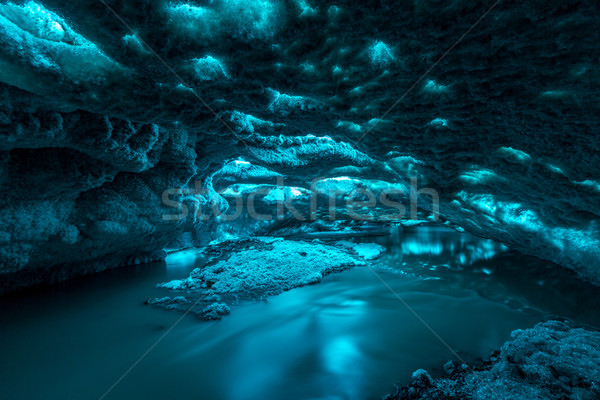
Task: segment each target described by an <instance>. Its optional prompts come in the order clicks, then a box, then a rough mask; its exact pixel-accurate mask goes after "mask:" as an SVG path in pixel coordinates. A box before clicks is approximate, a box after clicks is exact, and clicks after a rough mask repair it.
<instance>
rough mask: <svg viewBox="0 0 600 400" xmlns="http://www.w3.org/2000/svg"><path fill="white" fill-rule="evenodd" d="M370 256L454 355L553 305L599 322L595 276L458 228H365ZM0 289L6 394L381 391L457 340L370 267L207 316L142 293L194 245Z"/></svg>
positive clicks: (157, 292) (431, 365) (183, 268)
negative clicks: (376, 253) (374, 254)
mask: <svg viewBox="0 0 600 400" xmlns="http://www.w3.org/2000/svg"><path fill="white" fill-rule="evenodd" d="M359 240H361V241H369V240H371V241H376V242H378V243H380V244H383V245H385V246H386V247H388V252H387V253H386V254H385V255H384V256H383V257H382V258H381V259H380V260H379V261H378V263H377V267H376V268H375V272H376V273H377V274H378V275H379V276H380V277H381V278H382V279H384V280H385V282H386V283H387V284H388V285H389V286H390V287H391V288H392V289H393V291H394V292H396V293H397V294H398V295H399V296H400V297H401V298H402V300H403V301H404V302H406V304H408V305H409V306H410V307H411V309H412V310H414V311H415V312H416V313H417V314H418V315H419V316H420V317H421V318H422V319H423V320H424V321H425V322H426V323H427V324H428V325H429V326H430V327H431V328H432V329H433V330H434V331H436V332H437V333H438V334H439V335H440V337H441V338H443V340H444V341H445V342H446V344H448V345H449V346H450V347H451V348H452V349H453V350H454V351H455V352H457V353H458V354H459V356H460V357H461V358H463V359H465V360H470V359H472V358H473V357H479V356H485V355H487V354H488V353H489V352H490V351H491V350H494V349H497V348H498V347H499V346H500V345H501V344H502V343H503V342H504V341H506V340H507V339H508V338H509V334H510V332H511V331H512V330H513V329H517V328H527V327H531V326H533V325H534V324H535V323H536V322H538V321H541V320H543V319H544V318H547V317H549V316H560V317H564V318H569V319H572V320H574V321H576V322H578V323H581V324H588V325H592V326H600V321H599V320H598V317H597V316H596V313H595V312H594V310H597V309H598V308H597V306H598V300H596V298H598V290H597V289H596V288H595V287H593V286H591V285H589V284H586V283H585V282H581V281H580V280H578V279H576V278H575V277H574V276H573V274H571V273H569V272H568V271H566V270H564V269H562V268H557V267H555V266H552V265H550V264H548V263H545V262H542V261H539V260H536V259H534V258H531V257H526V256H523V255H519V254H517V253H514V252H511V251H508V250H507V249H505V248H504V247H503V246H501V245H498V244H496V243H494V242H491V241H487V240H483V239H479V238H475V237H473V236H470V235H467V234H459V233H456V232H454V231H451V230H444V229H440V228H431V227H417V228H412V229H409V230H405V231H404V232H403V233H402V234H400V233H398V232H396V233H395V234H394V235H391V236H385V237H377V238H361V239H359ZM168 261H169V262H168V264H165V263H154V264H148V265H143V266H139V267H133V268H124V269H119V270H115V271H109V272H106V273H102V274H99V275H95V276H93V277H86V278H81V279H77V280H73V281H70V282H67V283H64V284H61V285H57V286H53V287H50V288H45V289H41V290H35V291H29V292H27V293H21V294H16V295H12V296H8V297H5V298H2V299H0V311H1V314H0V326H1V330H0V399H3V400H8V399H50V398H52V399H100V398H101V397H102V396H103V394H105V393H106V391H107V390H108V389H109V388H110V387H111V386H112V385H113V384H114V383H115V382H116V381H117V380H118V379H119V378H120V377H122V376H123V374H124V373H125V372H126V371H127V370H128V369H129V368H130V367H131V366H132V365H133V364H134V363H135V362H136V361H137V360H138V359H140V357H141V356H142V355H143V354H144V353H145V352H146V351H147V350H148V349H149V348H150V347H151V346H152V345H153V344H154V343H155V342H156V341H157V340H158V339H159V338H160V337H161V336H163V335H164V334H165V333H167V332H168V333H167V334H166V335H165V336H164V338H163V339H162V340H161V341H160V342H159V343H158V344H157V345H156V346H155V347H154V348H152V350H151V351H149V352H148V353H147V355H146V356H145V357H144V358H142V359H141V361H139V363H138V364H137V365H136V366H135V367H134V368H133V369H131V371H130V372H129V373H128V374H126V375H125V376H124V377H123V378H122V380H121V381H119V382H118V384H117V385H116V386H114V388H113V389H112V390H111V391H110V392H109V393H108V394H107V395H106V396H105V397H104V399H107V400H109V399H128V400H129V399H134V398H144V399H146V398H152V399H154V398H156V399H168V398H176V399H211V400H212V399H216V400H218V399H224V400H225V399H236V400H237V399H263V400H269V399H328V400H329V399H371V398H373V399H377V398H380V397H381V396H382V395H383V394H385V393H387V392H390V391H391V390H392V387H393V384H394V383H406V382H408V381H409V378H410V374H411V373H412V372H413V371H414V370H416V369H418V368H426V369H428V370H430V371H431V372H432V373H434V374H436V373H440V367H441V365H443V363H444V362H445V361H447V360H450V359H453V358H455V357H454V355H453V353H452V352H451V351H450V350H449V349H448V348H447V347H446V346H445V345H444V344H443V343H442V342H441V341H440V340H439V339H438V338H436V337H435V336H434V335H433V334H432V333H431V331H430V330H429V329H428V328H427V327H426V326H425V325H424V324H423V322H422V321H420V320H419V319H418V318H417V317H416V316H415V315H414V314H413V313H412V312H411V311H410V310H409V309H408V308H407V307H406V306H405V305H404V304H403V303H402V302H401V301H400V300H399V299H398V298H397V297H396V295H395V294H394V293H392V291H390V289H389V288H387V287H386V286H384V285H383V284H382V283H381V281H380V280H379V279H378V278H377V277H376V276H375V274H374V273H373V272H371V271H370V270H369V269H367V268H354V269H351V270H348V271H345V272H343V273H340V274H335V275H330V276H328V277H326V279H325V280H324V281H323V282H322V283H320V284H318V285H313V286H308V287H304V288H300V289H296V290H292V291H290V292H287V293H284V294H282V295H280V296H277V297H274V298H271V299H270V300H269V301H268V302H267V303H250V304H242V305H240V306H238V307H235V308H233V311H232V314H231V315H230V316H228V317H226V318H225V319H223V320H222V321H217V322H201V321H198V320H196V319H195V318H194V317H191V316H186V317H185V318H183V319H181V320H180V322H179V323H178V324H177V325H176V326H175V327H174V328H172V329H171V330H170V331H169V329H170V327H171V326H172V325H173V324H174V323H175V322H176V321H177V320H179V318H180V316H181V314H179V313H177V312H169V311H165V310H162V309H157V308H153V307H149V306H145V305H144V304H143V301H144V300H145V299H146V298H148V297H153V296H161V295H164V294H165V291H164V290H163V289H157V288H154V285H155V284H156V283H157V282H164V281H167V280H171V279H176V278H181V277H183V276H186V275H187V274H188V272H189V271H190V270H191V269H192V268H194V267H195V266H197V265H202V264H203V263H205V262H206V260H205V259H204V258H203V257H202V256H198V255H195V254H194V253H193V252H187V253H183V254H177V255H173V256H171V257H170V258H169V260H168Z"/></svg>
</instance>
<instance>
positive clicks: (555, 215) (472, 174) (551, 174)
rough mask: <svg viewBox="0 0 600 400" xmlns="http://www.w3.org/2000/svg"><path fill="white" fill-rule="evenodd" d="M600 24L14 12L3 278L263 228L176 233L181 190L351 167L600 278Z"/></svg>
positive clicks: (193, 224) (71, 9)
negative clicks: (171, 200)
mask: <svg viewBox="0 0 600 400" xmlns="http://www.w3.org/2000/svg"><path fill="white" fill-rule="evenodd" d="M482 17H484V18H482ZM599 22H600V14H599V9H598V3H597V2H595V1H574V0H568V1H541V0H539V1H537V0H536V1H533V0H531V1H511V0H504V1H500V2H498V3H495V2H492V1H477V2H472V1H463V0H453V1H449V2H441V1H435V0H413V1H396V2H393V1H384V0H380V1H362V2H350V1H339V2H336V3H335V4H333V3H329V2H325V1H318V0H284V1H276V0H263V1H241V0H213V1H201V0H198V1H194V2H188V3H184V2H181V3H174V2H168V1H158V0H154V1H133V0H131V1H106V3H105V4H103V2H97V1H93V2H72V1H61V0H46V1H42V2H33V1H15V2H4V3H2V4H0V42H1V46H0V103H1V104H2V107H1V109H0V136H1V142H0V182H2V185H3V187H4V189H5V190H4V192H5V194H4V196H2V199H1V200H0V215H1V216H2V218H1V219H0V272H1V274H2V278H1V279H2V280H3V285H1V286H2V287H3V288H5V289H6V288H13V287H16V286H20V285H28V284H31V283H35V282H41V281H53V280H59V279H64V278H66V277H69V276H72V275H77V274H80V273H86V272H91V271H96V270H101V269H104V268H107V267H113V266H118V265H126V264H130V263H135V262H142V261H147V260H154V259H160V258H161V257H163V256H164V253H163V249H164V248H165V247H169V246H170V245H172V244H173V243H180V244H181V245H183V244H188V245H189V244H201V243H205V242H207V241H210V240H212V239H215V238H216V237H217V236H219V235H223V232H244V233H245V234H251V233H252V232H254V231H257V230H260V229H264V228H265V226H258V225H256V226H255V225H252V224H250V223H246V222H244V221H241V220H240V221H238V222H237V223H236V224H229V225H228V226H226V227H224V226H222V225H219V224H218V223H216V222H215V221H200V220H198V219H196V218H194V216H193V212H191V213H190V216H189V217H188V218H185V219H181V220H176V221H171V220H164V218H163V216H164V215H165V214H166V213H171V212H172V211H173V210H172V209H171V208H170V207H168V206H167V205H166V204H165V202H164V201H163V194H164V192H165V190H168V189H172V188H175V189H177V188H179V189H181V188H187V189H188V191H187V192H186V191H185V190H184V191H182V194H181V196H180V198H179V199H180V200H181V201H183V202H184V203H185V204H186V205H187V207H189V208H190V210H194V209H195V207H198V206H199V204H209V205H216V207H217V208H223V207H226V205H225V202H224V200H223V198H222V197H221V195H219V194H218V193H217V191H215V190H214V188H213V185H214V184H217V183H218V182H229V183H232V182H238V183H244V182H251V183H257V182H261V181H262V182H267V181H268V182H270V183H273V182H272V181H273V179H272V178H273V176H275V175H276V174H279V175H282V176H285V177H286V180H287V181H286V182H288V183H289V184H290V185H294V186H298V187H304V188H308V187H309V186H310V182H311V181H312V180H313V179H314V178H316V177H318V176H335V175H336V174H337V175H339V174H340V173H341V172H340V171H345V172H344V175H350V176H352V177H353V178H357V179H379V180H383V181H386V182H390V183H393V184H398V185H404V184H407V182H408V181H409V179H410V178H411V177H413V176H418V179H419V184H420V186H422V187H431V188H433V189H435V190H436V191H437V192H438V193H439V195H440V202H441V204H440V215H441V216H442V217H443V218H445V219H447V220H450V221H452V222H453V223H456V224H458V225H460V226H462V227H463V228H465V229H467V230H469V231H471V232H473V233H475V234H477V235H480V236H485V237H489V238H493V239H496V240H499V241H501V242H503V243H505V244H507V245H509V246H511V247H514V248H516V249H518V250H520V251H522V252H524V253H528V254H533V255H536V256H538V257H541V258H544V259H547V260H551V261H554V262H557V263H559V264H561V265H564V266H566V267H569V268H573V269H575V270H577V271H578V272H580V274H581V275H582V276H585V277H587V278H590V279H592V280H595V281H599V280H600V264H599V263H600V250H599V249H600V235H599V226H598V219H599V218H600V217H599V215H600V214H599V211H598V207H597V205H598V200H600V177H599V176H598V168H597V167H598V166H599V165H600V159H599V157H600V156H599V153H598V150H599V149H600V140H599V139H598V137H599V136H598V133H597V115H598V111H599V110H598V108H599V107H600V103H599V101H598V99H599V96H598V94H599V93H598V91H599V83H600V73H599V71H600V70H599V63H600V60H599V59H598V54H599V52H598V50H599V46H600V44H599V43H600V40H599V39H600V37H599V36H600V34H599V32H598V29H597V28H598V26H600V24H599ZM465 33H466V35H465ZM463 35H464V36H463ZM459 39H460V40H459ZM457 41H458V42H457ZM448 49H450V50H451V51H449V52H447V50H448ZM432 67H433V68H432ZM238 158H241V159H244V160H247V161H248V162H250V163H252V164H253V165H255V166H257V167H260V168H264V170H263V173H259V174H255V175H252V174H248V173H241V172H240V169H239V168H237V169H236V168H231V167H229V168H228V169H225V168H224V165H226V163H227V162H231V160H234V159H238ZM265 171H268V173H265ZM274 174H275V175H274ZM227 177H229V181H228V178H227ZM213 181H214V182H213ZM197 182H202V183H201V185H203V188H204V189H206V190H205V191H204V192H203V194H202V195H196V196H195V195H194V193H192V192H191V191H190V190H189V189H191V188H194V187H196V185H198V183H197ZM185 193H188V194H187V195H186V194H185ZM423 207H425V208H427V207H428V205H427V203H426V202H424V203H423ZM183 232H187V233H186V235H187V236H185V237H186V238H188V239H185V240H183V239H182V236H181V234H182V233H183ZM189 238H192V239H189ZM183 242H185V243H183Z"/></svg>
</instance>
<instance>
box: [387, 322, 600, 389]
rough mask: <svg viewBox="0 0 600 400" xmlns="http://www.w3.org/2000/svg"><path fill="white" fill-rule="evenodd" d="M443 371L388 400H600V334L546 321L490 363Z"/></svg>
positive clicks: (515, 336) (515, 337)
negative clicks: (435, 377) (598, 399)
mask: <svg viewBox="0 0 600 400" xmlns="http://www.w3.org/2000/svg"><path fill="white" fill-rule="evenodd" d="M444 370H445V371H446V372H447V373H449V374H450V377H447V378H438V379H432V378H431V376H429V374H428V373H427V372H426V371H424V370H419V371H417V372H415V373H414V374H413V379H414V382H413V383H412V384H411V385H409V386H407V387H401V388H398V389H397V391H396V393H394V394H392V395H389V396H387V397H386V399H387V400H396V399H397V400H400V399H423V400H425V399H431V400H434V399H436V400H450V399H473V400H483V399H496V398H497V399H531V400H559V399H581V400H592V399H597V398H599V397H600V387H599V386H598V381H599V380H600V333H599V332H597V331H591V330H587V329H583V328H573V327H570V326H569V325H567V324H566V323H564V322H559V321H548V322H544V323H540V324H538V325H536V326H535V327H533V328H531V329H525V330H517V331H514V332H513V333H512V340H510V341H508V342H506V343H505V344H504V345H503V346H502V349H501V350H500V352H499V354H494V355H493V356H492V358H491V359H490V360H489V361H484V362H481V363H478V364H475V365H474V367H467V366H466V365H463V366H461V365H460V363H459V364H455V363H453V362H449V363H448V364H446V365H445V366H444Z"/></svg>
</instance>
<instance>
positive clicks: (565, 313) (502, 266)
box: [357, 226, 600, 327]
mask: <svg viewBox="0 0 600 400" xmlns="http://www.w3.org/2000/svg"><path fill="white" fill-rule="evenodd" d="M392 229H393V231H392V233H391V235H389V236H381V237H374V238H369V239H367V240H370V241H374V242H377V243H379V244H381V245H384V246H386V248H387V252H386V253H385V254H384V255H383V257H382V258H381V259H380V260H379V261H380V263H382V264H384V265H385V268H382V271H383V270H385V271H395V272H401V273H408V274H412V275H415V276H420V277H423V278H428V279H427V281H431V280H435V281H438V283H437V285H438V287H437V288H435V290H436V291H453V290H455V289H457V288H462V289H468V290H473V291H475V292H477V293H478V294H479V295H481V296H482V297H485V298H487V299H490V300H493V301H496V302H501V303H503V304H506V305H507V306H509V307H511V308H515V309H519V310H521V311H524V312H527V313H532V314H538V315H543V316H545V317H552V316H560V317H563V318H568V319H572V320H574V321H576V322H578V323H581V324H586V325H592V326H596V327H598V326H600V315H598V313H597V312H596V311H595V310H597V309H598V308H600V297H599V296H598V294H599V290H598V288H597V287H596V286H594V285H592V284H590V283H589V282H586V281H584V280H581V279H580V278H579V277H578V276H577V275H576V273H574V272H573V271H570V270H568V269H566V268H563V267H560V266H558V265H555V264H553V263H551V262H548V261H544V260H540V259H538V258H536V257H532V256H527V255H523V254H520V253H518V252H515V251H512V250H510V249H508V248H507V247H506V246H504V245H502V244H500V243H497V242H494V241H492V240H487V239H482V238H478V237H476V236H473V235H470V234H467V233H463V234H457V233H456V232H454V231H452V230H449V229H447V228H444V227H423V226H422V227H409V228H406V227H405V228H402V227H393V228H392ZM357 240H361V241H365V239H358V238H357Z"/></svg>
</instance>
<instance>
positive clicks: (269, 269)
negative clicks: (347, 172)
mask: <svg viewBox="0 0 600 400" xmlns="http://www.w3.org/2000/svg"><path fill="white" fill-rule="evenodd" d="M364 264H365V263H364V261H362V260H361V259H360V258H357V257H356V256H353V255H351V254H350V253H349V252H347V251H344V250H343V248H338V247H334V246H329V245H325V244H320V243H310V242H299V241H291V240H276V241H273V242H272V243H270V244H268V245H267V246H259V247H258V248H249V249H246V250H242V251H239V252H236V253H233V254H232V255H231V256H230V257H229V258H227V259H226V260H223V261H219V262H218V263H216V264H215V265H212V266H208V267H205V268H203V269H195V270H194V271H193V272H192V273H191V274H190V276H189V277H188V278H186V279H184V280H176V281H171V282H167V283H164V284H161V285H160V286H161V287H164V288H167V289H171V290H195V289H210V290H212V291H213V292H215V293H219V294H233V293H235V294H240V295H242V296H246V297H251V298H259V297H262V296H273V295H276V294H279V293H281V292H283V291H286V290H290V289H293V288H295V287H299V286H304V285H308V284H311V283H317V282H319V281H320V280H321V279H322V278H323V276H325V275H327V274H330V273H332V272H339V271H342V270H344V269H345V268H348V267H350V266H356V265H364Z"/></svg>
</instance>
